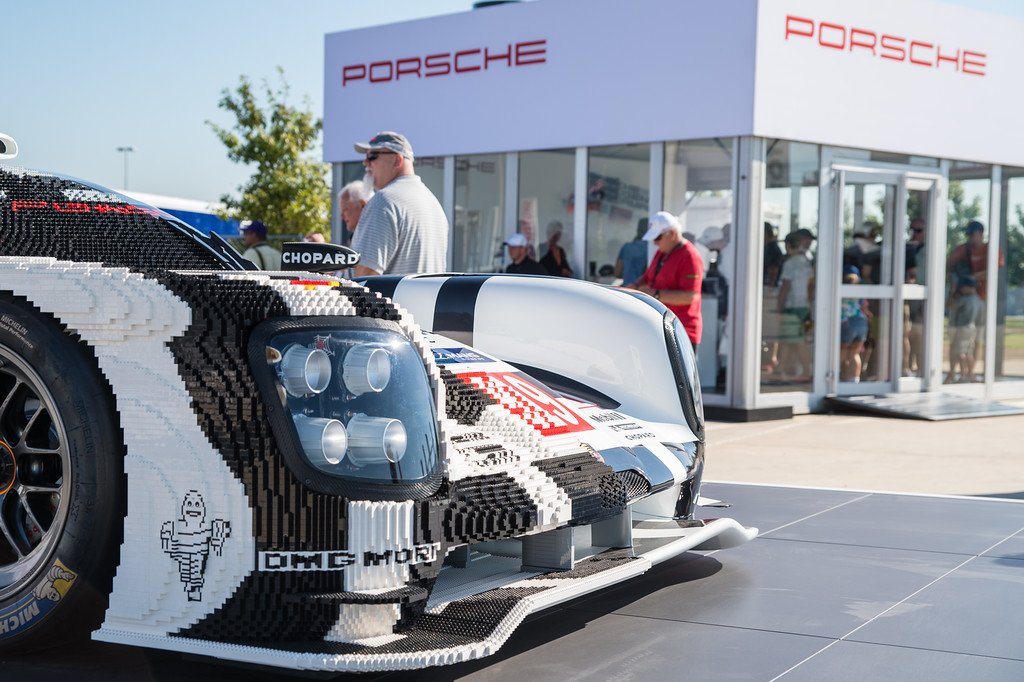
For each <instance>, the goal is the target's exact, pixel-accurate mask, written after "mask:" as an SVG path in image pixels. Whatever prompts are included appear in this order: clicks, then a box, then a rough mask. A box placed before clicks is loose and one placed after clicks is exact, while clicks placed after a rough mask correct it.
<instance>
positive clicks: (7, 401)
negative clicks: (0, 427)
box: [0, 377, 23, 424]
mask: <svg viewBox="0 0 1024 682" xmlns="http://www.w3.org/2000/svg"><path fill="white" fill-rule="evenodd" d="M22 385H23V382H22V381H21V379H20V378H17V377H16V378H15V381H14V386H13V387H12V388H11V390H10V391H8V392H7V395H6V396H4V400H3V402H2V403H0V424H2V423H3V422H4V420H5V418H6V417H7V411H8V410H9V409H10V407H11V401H12V400H14V396H16V395H17V394H18V390H19V389H20V388H21V387H22Z"/></svg>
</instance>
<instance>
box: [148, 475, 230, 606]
mask: <svg viewBox="0 0 1024 682" xmlns="http://www.w3.org/2000/svg"><path fill="white" fill-rule="evenodd" d="M230 535H231V522H230V521H225V520H224V519H213V521H211V522H210V523H209V524H207V523H206V504H204V503H203V496H202V495H200V494H199V491H197V490H189V491H188V493H186V494H185V499H184V500H182V502H181V516H180V517H179V518H178V519H177V520H175V521H165V522H164V525H163V527H162V528H161V529H160V545H161V547H162V548H163V550H164V552H166V553H167V554H169V555H170V556H171V558H172V559H174V560H175V561H177V562H178V574H179V575H180V577H181V582H182V583H184V584H185V592H186V593H187V594H188V600H189V601H202V599H203V592H202V591H203V577H204V576H205V575H206V560H207V559H208V558H209V556H210V549H211V548H212V549H213V551H214V552H216V553H217V556H220V555H221V550H223V549H224V541H225V540H226V539H227V538H228V537H229V536H230Z"/></svg>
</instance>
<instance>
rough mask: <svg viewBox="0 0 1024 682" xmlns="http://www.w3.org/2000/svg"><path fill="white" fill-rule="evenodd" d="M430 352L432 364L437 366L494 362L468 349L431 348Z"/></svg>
mask: <svg viewBox="0 0 1024 682" xmlns="http://www.w3.org/2000/svg"><path fill="white" fill-rule="evenodd" d="M431 350H432V351H433V352H434V362H436V363H437V364H439V365H451V364H456V363H461V364H471V363H474V362H494V360H493V359H492V358H489V357H487V356H486V355H482V354H480V353H477V352H476V351H475V350H470V349H469V348H432V349H431Z"/></svg>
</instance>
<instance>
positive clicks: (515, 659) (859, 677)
mask: <svg viewBox="0 0 1024 682" xmlns="http://www.w3.org/2000/svg"><path fill="white" fill-rule="evenodd" d="M702 492H703V494H704V495H705V496H707V497H710V498H716V499H720V500H726V501H728V502H731V503H732V507H730V508H728V509H720V508H705V509H703V510H702V516H705V517H708V518H711V517H723V516H728V517H733V518H736V519H737V520H739V521H740V522H742V523H744V524H746V525H756V526H758V527H760V529H761V534H760V536H759V537H758V538H757V539H756V540H754V541H753V542H750V543H748V544H746V545H744V546H742V547H738V548H734V549H729V550H724V551H721V552H702V553H694V552H690V553H687V554H684V555H681V556H679V557H677V558H675V559H672V560H670V561H666V562H665V563H663V564H659V565H658V566H655V567H654V568H653V569H652V570H650V571H649V572H648V573H646V574H645V575H643V576H641V577H639V578H636V579H634V580H631V581H630V582H627V583H625V584H622V585H620V586H618V587H613V588H610V589H608V590H606V591H604V592H602V593H599V594H595V595H591V596H588V597H584V598H581V599H577V600H574V601H571V602H567V603H565V604H562V605H560V606H559V607H556V608H552V609H549V610H547V611H543V612H541V613H538V614H535V615H534V616H531V617H530V619H528V622H527V624H526V625H524V626H521V627H520V628H519V630H518V631H517V632H516V633H515V634H514V635H513V636H512V637H511V638H510V639H509V641H508V642H507V643H506V644H505V646H504V647H503V648H502V649H501V650H500V651H499V652H498V653H497V654H496V655H494V656H491V657H489V658H484V659H481V660H478V661H473V662H470V663H465V664H460V665H456V666H450V667H447V668H431V669H429V671H420V672H413V671H410V672H403V673H392V674H383V675H363V676H359V677H355V676H351V677H347V676H343V677H340V678H338V679H359V680H371V679H387V680H414V679H425V676H426V675H429V679H432V680H433V679H440V680H446V679H468V680H516V681H517V682H518V681H519V680H522V679H531V680H559V681H561V680H610V679H623V680H625V679H673V680H691V679H692V680H736V679H744V680H774V679H784V680H787V681H794V680H814V681H819V680H850V681H854V680H856V681H857V682H863V680H894V679H922V680H930V681H933V680H965V679H969V680H971V682H982V681H986V680H993V681H995V680H999V681H1003V680H1021V679H1024V640H1022V639H1021V637H1020V633H1021V632H1024V503H1022V502H1020V501H1014V500H1005V499H988V498H952V497H929V496H918V495H898V494H889V493H871V492H855V491H839V490H821V489H811V488H787V487H768V486H753V485H738V484H726V483H706V484H705V486H704V490H703V491H702ZM0 663H2V664H3V667H4V670H5V673H6V674H7V675H10V676H11V679H19V680H52V679H64V676H67V677H68V678H70V677H71V676H73V677H74V679H76V680H103V681H104V682H110V681H112V680H190V681H194V680H197V679H202V680H243V679H245V680H251V679H253V678H254V672H253V671H252V670H247V669H244V668H236V667H223V666H218V665H214V664H211V663H210V662H209V661H207V660H188V659H183V658H181V657H179V656H177V655H175V654H170V653H167V652H155V651H146V650H143V649H133V648H128V647H120V646H116V645H110V644H102V643H89V644H86V645H82V646H80V647H74V648H65V649H60V650H57V651H55V652H47V653H43V654H34V655H29V656H25V657H19V658H7V659H4V660H2V661H0ZM256 679H285V675H284V673H283V671H280V670H275V671H268V672H266V673H265V674H260V673H257V674H256ZM321 679H324V678H321Z"/></svg>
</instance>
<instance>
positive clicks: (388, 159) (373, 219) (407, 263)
mask: <svg viewBox="0 0 1024 682" xmlns="http://www.w3.org/2000/svg"><path fill="white" fill-rule="evenodd" d="M355 150H356V151H357V152H359V153H360V154H365V155H366V157H365V158H364V159H363V166H364V167H365V168H366V175H367V179H369V180H371V181H372V182H373V188H374V189H375V190H377V191H376V193H375V194H374V195H373V198H371V199H370V201H369V202H368V203H367V204H366V208H364V209H363V213H362V215H361V216H360V217H359V226H358V228H357V229H356V232H355V235H354V236H353V238H352V248H353V249H354V250H356V251H358V252H359V254H360V262H359V265H357V266H356V271H355V275H356V277H364V276H369V275H390V274H413V273H419V272H444V271H445V270H446V269H447V261H446V255H447V253H448V219H447V218H446V217H445V215H444V209H442V208H441V204H440V203H438V201H437V198H436V197H434V195H433V194H432V193H431V191H430V190H429V189H427V187H426V185H424V184H423V182H422V181H421V180H420V178H419V176H418V175H416V174H415V172H414V171H413V153H412V145H410V144H409V140H407V139H405V136H404V135H401V134H399V133H395V132H391V131H384V132H380V133H377V134H376V135H374V136H373V137H372V138H370V141H369V142H367V143H365V144H362V143H356V145H355Z"/></svg>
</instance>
